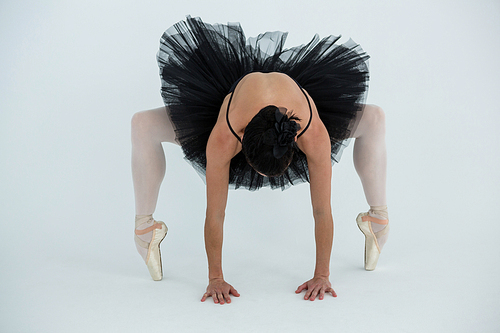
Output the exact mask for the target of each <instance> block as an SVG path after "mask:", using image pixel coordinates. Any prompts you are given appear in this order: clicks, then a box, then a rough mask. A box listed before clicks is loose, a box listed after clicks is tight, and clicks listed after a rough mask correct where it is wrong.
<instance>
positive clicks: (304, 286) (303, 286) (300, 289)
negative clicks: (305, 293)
mask: <svg viewBox="0 0 500 333" xmlns="http://www.w3.org/2000/svg"><path fill="white" fill-rule="evenodd" d="M304 289H307V282H304V283H303V284H302V285H300V286H299V287H298V288H297V290H295V293H297V294H299V293H300V292H302V290H304Z"/></svg>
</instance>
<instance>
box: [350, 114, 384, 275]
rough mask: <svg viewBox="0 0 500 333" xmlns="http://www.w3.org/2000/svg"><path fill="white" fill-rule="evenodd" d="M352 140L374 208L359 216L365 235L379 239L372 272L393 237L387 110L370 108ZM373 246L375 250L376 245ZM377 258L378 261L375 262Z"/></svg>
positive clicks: (368, 263) (370, 264)
mask: <svg viewBox="0 0 500 333" xmlns="http://www.w3.org/2000/svg"><path fill="white" fill-rule="evenodd" d="M352 137H354V138H356V142H355V143H354V152H353V155H354V156H353V157H354V167H355V168H356V171H357V173H358V175H359V178H360V179H361V183H362V184H363V190H364V192H365V197H366V201H367V203H368V205H369V206H370V210H369V212H368V213H362V214H360V216H358V219H359V221H358V225H360V229H361V230H362V231H363V229H364V231H363V233H365V235H366V234H367V233H368V234H369V235H371V236H374V237H376V240H377V241H376V243H377V244H376V248H378V249H377V250H376V251H375V253H374V256H373V257H372V258H371V259H368V261H365V268H366V269H368V270H372V269H374V268H375V266H376V262H377V259H378V253H380V250H381V249H382V247H383V246H384V244H385V242H386V241H387V237H388V236H389V234H388V232H389V228H388V225H387V223H388V219H389V216H388V212H387V201H386V173H387V171H386V170H387V152H386V147H385V114H384V111H383V110H382V109H381V108H380V107H378V106H375V105H366V106H365V108H364V110H363V115H362V117H361V119H360V120H359V123H358V125H357V127H356V130H355V131H354V133H353V136H352ZM362 215H369V216H362ZM368 221H369V222H368ZM363 223H364V224H366V228H365V227H363V226H362V225H363ZM365 246H366V245H365ZM371 247H372V248H373V249H375V245H373V246H371ZM365 251H366V250H365ZM365 256H366V254H365ZM368 257H369V256H368ZM375 257H376V258H377V259H374V258H375ZM365 260H366V257H365Z"/></svg>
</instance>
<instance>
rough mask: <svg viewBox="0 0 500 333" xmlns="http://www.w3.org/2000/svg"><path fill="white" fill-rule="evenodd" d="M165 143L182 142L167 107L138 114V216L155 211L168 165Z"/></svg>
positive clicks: (134, 162)
mask: <svg viewBox="0 0 500 333" xmlns="http://www.w3.org/2000/svg"><path fill="white" fill-rule="evenodd" d="M162 142H171V143H175V144H178V143H177V142H176V141H175V132H174V128H173V125H172V122H171V121H170V118H169V116H168V114H167V110H166V107H161V108H158V109H153V110H148V111H142V112H137V113H136V114H134V116H133V117H132V178H133V181H134V193H135V209H136V215H150V214H153V212H154V211H155V208H156V201H157V199H158V193H159V191H160V185H161V182H162V181H163V177H164V176H165V168H166V163H165V153H164V151H163V147H162V145H161V143H162Z"/></svg>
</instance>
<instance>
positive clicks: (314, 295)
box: [309, 288, 318, 301]
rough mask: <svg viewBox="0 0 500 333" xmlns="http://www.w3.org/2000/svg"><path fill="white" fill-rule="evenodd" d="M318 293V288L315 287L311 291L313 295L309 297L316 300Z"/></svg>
mask: <svg viewBox="0 0 500 333" xmlns="http://www.w3.org/2000/svg"><path fill="white" fill-rule="evenodd" d="M317 295H318V288H314V289H313V291H312V292H311V296H310V297H309V300H310V301H314V300H315V299H316V296H317Z"/></svg>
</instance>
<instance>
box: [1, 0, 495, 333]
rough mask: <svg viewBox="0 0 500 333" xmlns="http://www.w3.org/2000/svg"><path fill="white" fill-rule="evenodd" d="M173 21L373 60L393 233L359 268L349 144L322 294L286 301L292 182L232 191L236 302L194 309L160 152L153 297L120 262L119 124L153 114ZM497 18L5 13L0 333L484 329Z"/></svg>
mask: <svg viewBox="0 0 500 333" xmlns="http://www.w3.org/2000/svg"><path fill="white" fill-rule="evenodd" d="M250 7H251V8H250ZM221 8H225V9H224V10H222V9H221ZM185 14H191V15H193V16H201V17H202V18H203V19H204V20H206V21H207V22H227V21H240V22H242V25H243V27H244V29H245V31H246V32H247V35H248V36H253V35H256V34H258V33H259V32H262V31H265V30H288V31H289V32H290V37H289V44H288V46H293V45H296V44H301V43H305V42H307V41H308V40H309V38H311V37H312V35H313V34H314V33H315V32H318V33H319V34H320V36H324V35H327V34H340V33H342V34H343V35H344V37H343V39H342V40H343V41H344V40H347V38H348V37H352V38H353V39H354V40H355V41H356V42H358V43H360V44H361V45H362V46H363V48H364V49H365V50H366V51H367V52H368V53H369V54H370V55H371V57H372V58H371V60H370V69H371V73H372V77H371V83H370V84H371V86H370V93H369V96H368V101H367V102H369V103H374V104H378V105H381V106H382V107H383V108H384V109H385V111H386V114H387V125H388V133H387V145H388V151H389V175H388V177H389V179H388V198H389V209H390V218H391V227H392V229H391V236H390V240H389V243H388V244H387V245H386V247H385V249H384V252H383V255H382V256H381V259H380V261H379V266H378V268H377V270H376V271H374V272H366V271H364V270H363V268H362V261H363V236H362V234H361V233H360V232H359V230H357V227H356V224H355V221H354V218H355V217H356V215H357V214H358V213H359V212H360V211H363V210H366V209H367V207H366V204H365V202H364V198H363V193H362V189H361V185H360V182H359V180H358V178H357V176H356V173H355V171H354V168H353V165H352V143H351V146H350V147H349V148H348V149H347V150H346V151H345V153H344V156H343V158H342V162H341V163H340V164H339V165H336V166H335V167H334V180H333V188H334V190H333V197H332V202H333V207H334V217H335V232H336V235H335V246H334V250H333V256H332V263H331V281H332V284H333V286H334V289H335V290H336V291H337V293H338V297H337V298H335V299H334V298H332V297H328V298H326V299H325V300H323V301H315V302H309V301H304V300H302V296H300V295H295V294H294V290H295V289H296V288H297V286H298V285H300V284H301V283H303V282H304V281H306V280H307V279H309V278H310V277H311V275H312V272H313V266H314V238H313V221H312V217H311V212H310V207H309V206H310V204H309V194H308V186H307V185H301V186H297V187H293V188H291V189H289V190H287V191H284V192H280V191H270V190H261V191H259V192H255V193H251V192H247V191H232V192H231V193H230V197H229V202H228V209H227V215H226V227H225V243H224V271H225V277H226V279H227V280H228V282H230V283H232V284H233V285H234V286H235V287H236V288H237V289H238V291H239V292H240V293H241V297H240V298H233V303H232V304H230V305H224V306H219V305H214V304H212V303H210V302H208V301H207V302H205V303H201V302H200V301H199V300H200V298H201V296H202V294H203V292H204V290H205V288H206V283H207V279H206V274H207V269H206V259H205V253H204V246H203V218H204V210H205V203H204V199H205V195H204V185H203V183H202V181H201V180H200V179H199V177H198V176H197V175H196V173H195V171H194V170H193V169H191V168H190V167H189V165H188V164H187V163H186V162H185V161H183V159H182V153H181V152H180V150H179V149H178V148H177V147H174V146H168V145H166V146H165V151H166V155H167V163H168V170H167V176H166V178H165V182H164V185H163V187H162V192H161V194H160V200H159V204H158V208H157V212H156V214H155V216H156V217H157V218H158V219H162V220H164V221H165V222H166V223H167V224H168V226H169V229H170V231H169V234H168V236H167V238H166V239H165V241H164V242H163V243H162V253H163V265H164V270H165V277H164V279H163V281H161V282H153V281H152V280H151V279H150V278H149V274H148V272H147V269H146V266H145V265H144V264H143V262H142V259H141V258H140V257H139V255H138V254H137V253H136V252H135V247H134V244H133V238H132V232H133V215H134V209H133V191H132V183H131V176H130V166H129V158H130V153H129V151H130V143H129V133H128V132H129V121H130V117H131V116H132V114H133V113H134V112H135V111H138V110H141V109H147V108H153V107H157V106H159V105H161V98H160V95H159V79H158V75H157V69H156V64H155V59H154V57H155V53H156V49H157V45H158V39H159V36H160V35H161V33H162V32H163V30H164V29H166V28H167V27H168V26H169V25H171V24H172V23H174V22H176V21H178V20H180V19H182V18H183V17H184V15H185ZM499 14H500V4H499V3H498V2H497V1H486V0H484V1H475V2H473V3H472V2H471V3H469V2H465V1H458V2H457V1H418V2H409V1H401V2H397V3H394V2H392V1H378V2H376V4H375V3H373V4H371V3H365V2H364V1H349V2H347V1H346V2H342V3H340V2H339V3H336V2H328V3H326V2H322V1H320V0H313V1H309V2H307V3H302V2H300V3H299V2H296V3H292V4H290V3H289V2H288V3H284V2H274V3H273V4H267V2H266V1H263V0H256V1H253V2H252V3H248V2H241V3H235V2H234V1H231V2H230V1H220V2H218V4H217V6H214V4H213V3H211V2H202V1H183V2H182V3H179V4H176V5H175V6H173V5H171V4H168V2H163V1H162V2H160V1H157V2H153V1H151V2H148V4H142V5H139V4H138V3H137V4H136V3H132V2H111V1H108V2H102V1H94V0H91V1H85V2H60V1H55V0H53V1H44V2H43V3H39V2H30V1H24V2H23V1H15V2H14V1H4V2H2V4H1V5H0V38H1V40H0V45H2V48H0V59H1V60H2V61H1V62H0V72H1V73H2V75H0V151H1V156H2V158H1V159H0V169H1V171H2V172H1V174H0V184H1V192H0V202H1V203H0V212H1V214H0V216H1V219H0V221H1V226H2V232H1V233H0V244H1V245H0V251H1V253H2V254H3V255H2V256H1V257H0V267H1V268H0V331H1V332H136V331H138V332H143V331H149V332H157V331H162V332H165V331H166V332H299V331H307V330H314V331H316V330H318V331H319V330H322V331H327V332H330V331H332V332H500V287H499V285H498V281H499V280H500V265H499V264H500V245H499V243H498V235H499V234H500V224H499V223H498V221H497V219H496V218H495V216H496V214H497V213H496V209H497V208H498V206H499V204H500V198H499V193H500V192H499V190H498V185H499V184H500V177H499V176H500V173H499V171H498V170H500V169H499V167H500V158H499V154H498V153H499V146H498V142H500V140H499V139H500V135H499V131H498V126H499V125H500V116H499V111H500V108H499V106H498V104H497V103H496V102H497V100H496V99H497V98H496V97H497V95H498V91H499V90H500V84H499V83H498V82H499V81H498V77H499V75H500V65H499V62H498V61H497V58H498V57H497V55H498V54H499V51H500V45H499V40H498V36H499V33H500V23H499V21H498V16H499Z"/></svg>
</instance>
